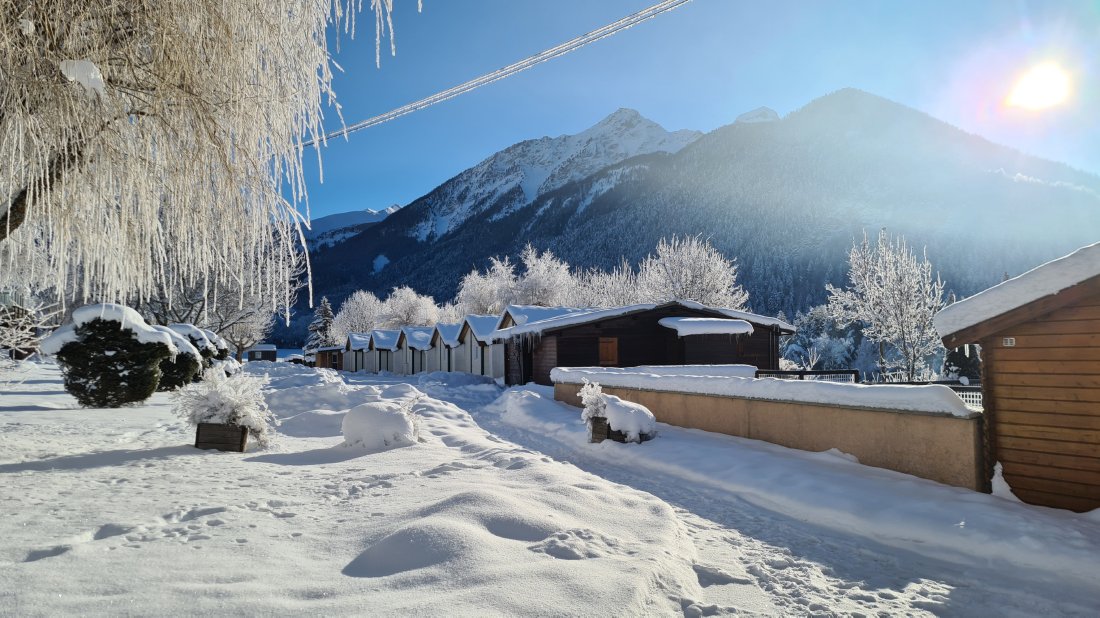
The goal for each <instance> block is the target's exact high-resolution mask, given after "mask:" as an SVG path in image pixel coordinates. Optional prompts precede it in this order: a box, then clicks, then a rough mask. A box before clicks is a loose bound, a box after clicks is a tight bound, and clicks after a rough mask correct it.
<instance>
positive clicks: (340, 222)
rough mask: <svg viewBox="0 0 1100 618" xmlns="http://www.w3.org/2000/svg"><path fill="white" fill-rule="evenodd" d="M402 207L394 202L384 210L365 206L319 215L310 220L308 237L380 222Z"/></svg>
mask: <svg viewBox="0 0 1100 618" xmlns="http://www.w3.org/2000/svg"><path fill="white" fill-rule="evenodd" d="M400 209H401V207H400V206H398V205H397V204H394V205H393V206H390V207H389V208H385V209H383V210H371V209H369V208H364V209H363V210H353V211H351V212H341V213H337V214H334V215H328V216H325V217H318V218H316V219H313V220H311V221H310V222H309V231H308V232H307V233H306V238H308V239H309V240H313V239H315V238H317V237H318V236H321V235H322V234H325V233H326V232H331V231H334V230H338V229H341V228H346V227H354V226H358V225H363V224H364V223H378V222H379V221H382V220H384V219H385V218H386V217H388V216H390V215H392V214H393V213H395V212H397V211H398V210H400Z"/></svg>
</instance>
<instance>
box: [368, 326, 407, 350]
mask: <svg viewBox="0 0 1100 618" xmlns="http://www.w3.org/2000/svg"><path fill="white" fill-rule="evenodd" d="M370 336H371V345H372V346H373V347H374V349H375V350H389V351H391V352H392V351H394V350H396V349H397V340H398V338H399V337H400V336H401V331H399V330H373V331H371V333H370Z"/></svg>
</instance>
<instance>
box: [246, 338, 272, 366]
mask: <svg viewBox="0 0 1100 618" xmlns="http://www.w3.org/2000/svg"><path fill="white" fill-rule="evenodd" d="M277 356H278V350H277V348H276V347H275V346H274V345H273V344H270V343H260V344H256V345H254V346H252V347H251V348H248V349H247V350H245V351H244V358H245V360H247V361H271V362H275V360H276V358H277Z"/></svg>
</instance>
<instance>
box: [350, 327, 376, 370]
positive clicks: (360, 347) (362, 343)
mask: <svg viewBox="0 0 1100 618" xmlns="http://www.w3.org/2000/svg"><path fill="white" fill-rule="evenodd" d="M370 356H371V352H370V333H348V338H347V339H346V340H345V341H344V371H351V372H353V373H356V372H361V371H372V370H368V369H367V359H368V358H370Z"/></svg>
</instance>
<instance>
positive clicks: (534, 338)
mask: <svg viewBox="0 0 1100 618" xmlns="http://www.w3.org/2000/svg"><path fill="white" fill-rule="evenodd" d="M684 319H691V320H695V321H694V322H692V321H691V320H688V321H683V320H684ZM662 321H663V322H662ZM794 332H795V328H794V326H792V325H790V324H788V323H786V322H784V321H782V320H779V319H777V318H771V317H766V316H762V315H757V314H754V313H749V312H747V311H735V310H732V309H722V308H718V307H707V306H704V305H701V304H699V303H696V302H692V301H672V302H668V303H662V304H641V305H630V306H625V307H615V308H611V309H597V310H587V311H580V312H576V313H569V314H565V315H560V316H558V317H553V318H549V319H545V320H539V321H533V322H527V323H526V324H523V325H518V326H512V327H510V328H506V329H504V330H501V331H498V332H497V334H496V338H497V339H498V340H501V341H504V342H505V347H506V349H505V357H506V370H505V374H506V375H505V377H506V380H507V382H508V384H524V383H527V382H532V381H533V382H536V383H538V384H547V385H548V384H550V383H551V381H550V370H551V369H553V368H554V367H559V366H560V367H592V366H602V367H637V366H640V365H694V364H698V365H713V364H720V365H727V364H746V365H754V366H756V367H759V368H761V369H778V368H779V338H780V337H781V336H783V335H789V334H792V333H794Z"/></svg>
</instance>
